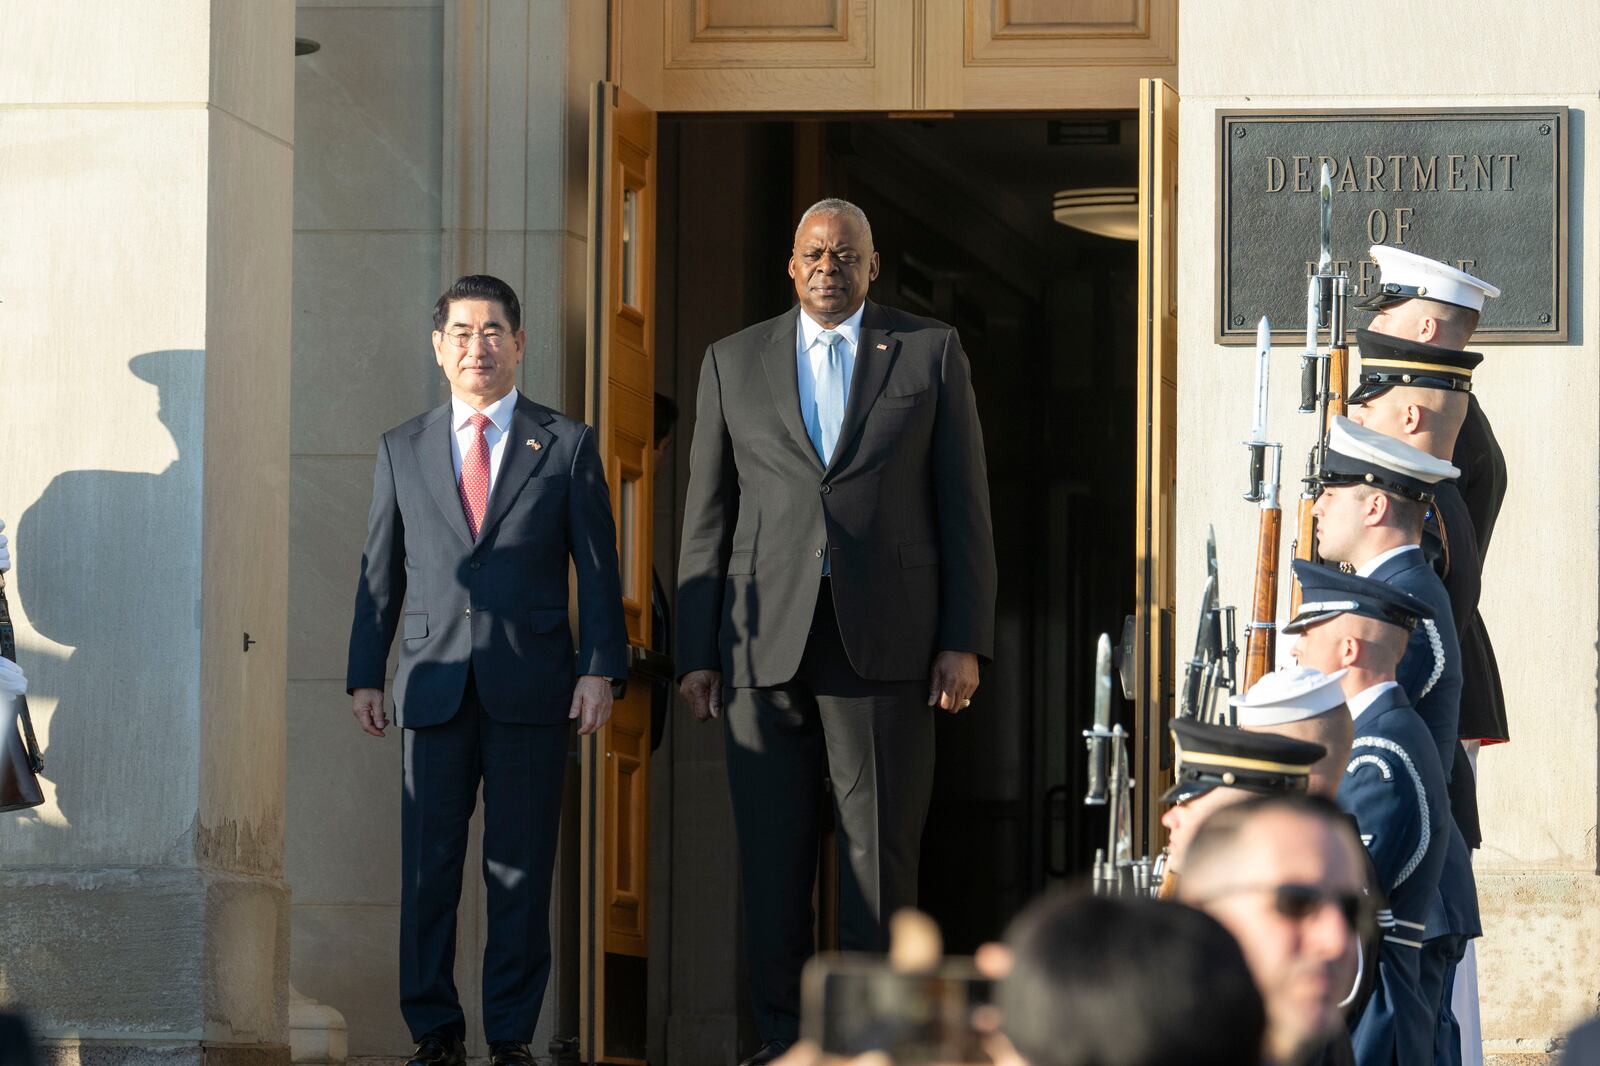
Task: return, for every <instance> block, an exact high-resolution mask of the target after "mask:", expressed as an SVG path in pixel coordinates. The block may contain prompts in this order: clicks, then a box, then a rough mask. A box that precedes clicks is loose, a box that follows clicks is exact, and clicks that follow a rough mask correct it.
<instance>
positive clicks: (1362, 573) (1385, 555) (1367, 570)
mask: <svg viewBox="0 0 1600 1066" xmlns="http://www.w3.org/2000/svg"><path fill="white" fill-rule="evenodd" d="M1421 550H1422V546H1421V545H1420V544H1402V545H1400V547H1398V548H1390V549H1389V550H1388V551H1386V552H1382V553H1381V554H1378V555H1374V556H1373V557H1372V558H1370V559H1368V560H1367V561H1366V562H1364V563H1362V564H1361V565H1360V566H1358V567H1356V576H1357V577H1371V576H1372V572H1373V571H1374V570H1376V569H1378V567H1380V566H1382V565H1383V564H1384V563H1386V562H1388V561H1389V560H1390V559H1393V558H1394V557H1395V556H1397V555H1404V554H1405V553H1406V552H1419V551H1421Z"/></svg>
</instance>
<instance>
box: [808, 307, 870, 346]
mask: <svg viewBox="0 0 1600 1066" xmlns="http://www.w3.org/2000/svg"><path fill="white" fill-rule="evenodd" d="M866 309H867V305H866V303H865V302H864V301H863V302H862V304H861V306H860V307H858V308H856V313H855V314H853V315H851V316H850V317H849V318H847V319H845V320H844V321H843V322H841V323H839V324H838V325H837V326H835V327H834V332H836V333H837V334H839V336H841V337H843V338H844V341H845V343H846V344H848V345H850V350H851V351H852V352H853V351H855V350H856V349H857V348H858V347H860V345H861V315H862V313H863V312H865V311H866ZM827 328H828V327H826V326H824V325H823V324H822V323H820V322H818V321H817V320H816V319H814V318H812V317H811V316H810V315H808V314H806V309H805V308H803V307H802V308H801V309H800V350H801V351H802V352H806V351H810V350H811V346H812V345H813V344H815V343H816V342H817V334H819V333H821V332H822V331H823V330H824V329H827Z"/></svg>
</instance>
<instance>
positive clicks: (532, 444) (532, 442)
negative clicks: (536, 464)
mask: <svg viewBox="0 0 1600 1066" xmlns="http://www.w3.org/2000/svg"><path fill="white" fill-rule="evenodd" d="M528 447H530V448H532V449H533V450H534V451H538V450H539V449H540V448H543V447H544V445H543V444H540V443H539V442H538V441H536V440H534V439H533V438H532V437H529V438H528Z"/></svg>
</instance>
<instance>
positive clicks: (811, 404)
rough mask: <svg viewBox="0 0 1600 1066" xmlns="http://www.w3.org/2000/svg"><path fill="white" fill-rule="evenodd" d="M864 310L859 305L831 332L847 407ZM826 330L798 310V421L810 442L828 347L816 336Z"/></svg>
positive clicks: (804, 312) (796, 344)
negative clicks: (802, 422) (802, 421)
mask: <svg viewBox="0 0 1600 1066" xmlns="http://www.w3.org/2000/svg"><path fill="white" fill-rule="evenodd" d="M866 309H867V305H866V304H862V305H861V306H860V307H858V308H856V313H855V314H853V315H851V316H850V317H849V318H847V319H845V320H844V321H843V322H841V323H839V325H838V326H836V327H834V332H836V333H838V334H839V364H840V367H841V368H842V370H843V372H844V402H845V406H846V407H848V406H849V404H850V385H851V380H850V379H851V376H852V375H853V374H854V373H855V369H856V346H857V345H858V344H860V343H861V312H863V311H865V310H866ZM827 328H828V327H826V326H824V325H823V324H822V323H820V322H818V321H817V320H816V319H814V318H812V317H811V316H810V315H808V314H806V311H805V308H803V307H802V308H801V309H800V325H799V328H798V329H796V330H795V376H796V378H797V380H798V382H799V384H800V417H801V418H803V419H805V423H806V433H808V434H809V435H810V436H811V439H812V440H816V439H817V437H818V431H817V376H818V375H819V374H821V373H822V366H823V363H824V362H825V361H826V360H827V358H828V346H827V345H826V344H822V343H819V342H818V340H817V334H819V333H821V332H822V331H823V330H825V329H827ZM840 443H841V444H842V443H843V441H841V442H840ZM836 447H837V445H836Z"/></svg>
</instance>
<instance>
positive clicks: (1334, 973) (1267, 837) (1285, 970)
mask: <svg viewBox="0 0 1600 1066" xmlns="http://www.w3.org/2000/svg"><path fill="white" fill-rule="evenodd" d="M1214 728H1215V727H1214ZM1232 732H1235V733H1238V732H1241V731H1239V730H1232ZM1264 739H1274V740H1282V738H1264ZM1289 743H1298V742H1293V741H1290V742H1289ZM1319 750H1320V749H1319ZM1313 761H1314V760H1313ZM1302 780H1303V778H1302ZM1302 787H1303V786H1302ZM1360 852H1361V846H1360V844H1359V842H1358V841H1357V840H1356V836H1355V833H1354V831H1352V829H1351V827H1350V821H1349V819H1348V818H1347V817H1346V816H1345V815H1344V813H1343V812H1341V811H1340V810H1339V808H1338V807H1336V806H1334V805H1333V804H1332V803H1329V802H1328V801H1327V800H1325V799H1323V798H1321V797H1318V796H1306V795H1303V794H1300V793H1298V792H1296V793H1289V794H1278V795H1258V796H1251V797H1247V798H1245V799H1244V800H1242V801H1241V802H1238V803H1235V804H1232V805H1231V806H1228V807H1225V808H1222V809H1220V810H1217V811H1215V812H1214V813H1213V814H1212V815H1211V816H1210V817H1209V818H1207V819H1206V821H1205V823H1204V824H1203V825H1201V826H1200V828H1199V830H1198V831H1197V832H1196V833H1195V834H1194V838H1193V840H1192V841H1190V843H1189V846H1188V849H1187V856H1186V861H1185V870H1184V877H1183V880H1182V881H1181V883H1180V885H1179V889H1178V899H1179V901H1180V902H1183V903H1187V904H1189V905H1190V906H1193V907H1197V908H1199V909H1200V910H1203V911H1205V912H1206V913H1207V914H1209V915H1211V917H1213V918H1215V919H1216V920H1217V921H1218V922H1220V923H1221V924H1222V925H1223V927H1225V928H1226V929H1227V930H1228V931H1229V932H1230V933H1232V934H1233V936H1234V939H1235V940H1237V941H1238V943H1239V947H1240V948H1241V949H1242V950H1243V952H1244V957H1245V962H1246V963H1247V964H1248V965H1249V967H1250V973H1251V975H1252V976H1253V977H1254V978H1255V981H1256V987H1257V988H1258V989H1259V990H1260V992H1261V998H1262V1000H1263V1001H1264V1002H1265V1004H1266V1008H1267V1032H1266V1039H1265V1041H1264V1044H1263V1047H1262V1062H1264V1063H1267V1064H1269V1066H1307V1064H1308V1063H1315V1062H1318V1061H1320V1057H1321V1056H1322V1055H1323V1054H1324V1049H1325V1048H1326V1047H1327V1046H1328V1044H1329V1042H1330V1040H1331V1039H1332V1038H1333V1037H1335V1036H1336V1035H1337V1034H1338V1032H1339V1031H1340V1030H1341V1029H1342V1028H1343V1026H1344V1018H1343V1015H1342V1013H1341V1012H1340V1009H1339V1001H1340V999H1341V998H1343V996H1344V994H1345V993H1346V992H1347V991H1348V990H1349V988H1350V979H1351V974H1352V969H1353V960H1354V957H1355V945H1356V939H1357V934H1358V932H1359V930H1361V929H1362V928H1365V927H1367V926H1369V925H1370V924H1371V923H1372V922H1373V921H1374V920H1375V911H1376V901H1375V900H1374V899H1373V897H1371V896H1369V895H1367V893H1366V891H1365V886H1364V884H1363V860H1362V858H1361V854H1360Z"/></svg>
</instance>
